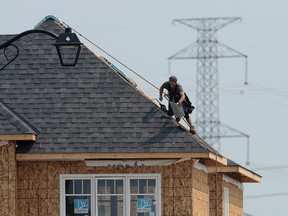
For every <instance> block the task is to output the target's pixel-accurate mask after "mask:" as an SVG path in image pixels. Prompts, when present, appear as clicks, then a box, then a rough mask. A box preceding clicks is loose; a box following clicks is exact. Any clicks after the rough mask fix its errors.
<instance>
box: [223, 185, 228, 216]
mask: <svg viewBox="0 0 288 216" xmlns="http://www.w3.org/2000/svg"><path fill="white" fill-rule="evenodd" d="M223 215H224V216H229V189H228V188H226V187H224V188H223Z"/></svg>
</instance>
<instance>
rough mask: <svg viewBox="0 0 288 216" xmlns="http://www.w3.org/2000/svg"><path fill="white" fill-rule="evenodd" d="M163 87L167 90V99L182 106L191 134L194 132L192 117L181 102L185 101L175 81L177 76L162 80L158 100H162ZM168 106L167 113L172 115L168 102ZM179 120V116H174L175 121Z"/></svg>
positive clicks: (181, 90) (183, 94) (181, 89)
mask: <svg viewBox="0 0 288 216" xmlns="http://www.w3.org/2000/svg"><path fill="white" fill-rule="evenodd" d="M164 89H167V91H168V96H169V101H172V102H174V103H178V104H180V105H182V106H183V109H184V114H185V118H186V120H187V122H188V124H189V126H190V132H191V133H192V134H195V133H196V130H195V127H194V126H193V124H192V118H191V117H190V115H189V113H188V110H187V108H186V106H184V104H183V103H186V102H187V101H186V96H185V92H184V90H183V88H182V86H181V85H180V84H179V83H177V77H176V76H170V77H169V81H167V82H164V83H163V84H162V86H161V87H160V90H159V100H160V101H162V100H163V90H164ZM186 104H187V103H186ZM168 107H169V108H168V115H169V116H173V115H174V113H173V110H172V108H171V106H170V103H169V106H168ZM191 112H192V111H191ZM180 120H181V119H180V118H176V121H178V122H179V121H180Z"/></svg>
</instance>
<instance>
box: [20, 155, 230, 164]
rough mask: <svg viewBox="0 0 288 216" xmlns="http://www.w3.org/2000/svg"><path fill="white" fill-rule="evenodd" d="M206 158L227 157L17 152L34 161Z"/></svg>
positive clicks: (219, 161) (22, 159)
mask: <svg viewBox="0 0 288 216" xmlns="http://www.w3.org/2000/svg"><path fill="white" fill-rule="evenodd" d="M123 158H125V159H126V160H129V159H155V158H156V159H171V158H173V159H182V158H193V159H205V160H215V159H216V160H217V162H218V163H219V164H222V165H226V164H227V159H226V158H221V157H215V155H214V154H212V153H210V152H201V153H193V152H140V153H139V152H129V153H128V152H127V153H125V152H123V153H121V152H111V153H109V152H106V153H52V154H51V153H34V154H33V153H32V154H31V153H30V154H29V153H28V154H27V153H17V154H16V160H18V161H34V160H42V161H47V160H61V161H63V160H64V161H65V160H67V161H69V160H92V159H123Z"/></svg>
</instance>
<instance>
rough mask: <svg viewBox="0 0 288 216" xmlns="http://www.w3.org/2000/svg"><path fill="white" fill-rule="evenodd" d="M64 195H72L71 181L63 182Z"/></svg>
mask: <svg viewBox="0 0 288 216" xmlns="http://www.w3.org/2000/svg"><path fill="white" fill-rule="evenodd" d="M65 193H66V194H73V180H66V181H65Z"/></svg>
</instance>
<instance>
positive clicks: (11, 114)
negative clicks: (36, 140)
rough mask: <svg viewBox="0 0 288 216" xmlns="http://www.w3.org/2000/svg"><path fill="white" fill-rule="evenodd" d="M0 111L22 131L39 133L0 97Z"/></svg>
mask: <svg viewBox="0 0 288 216" xmlns="http://www.w3.org/2000/svg"><path fill="white" fill-rule="evenodd" d="M0 113H1V114H2V115H3V116H4V117H5V118H6V119H7V120H8V121H9V122H10V123H11V124H13V125H14V126H15V127H16V128H17V129H18V130H20V131H21V132H22V133H33V134H36V135H38V134H40V131H39V130H37V129H36V128H35V127H34V126H33V125H31V124H30V123H29V122H28V121H27V120H25V119H24V118H23V117H22V116H20V115H19V114H18V113H17V112H15V110H13V109H12V108H10V107H9V106H8V105H7V104H6V103H4V102H3V101H2V100H1V99H0Z"/></svg>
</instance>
